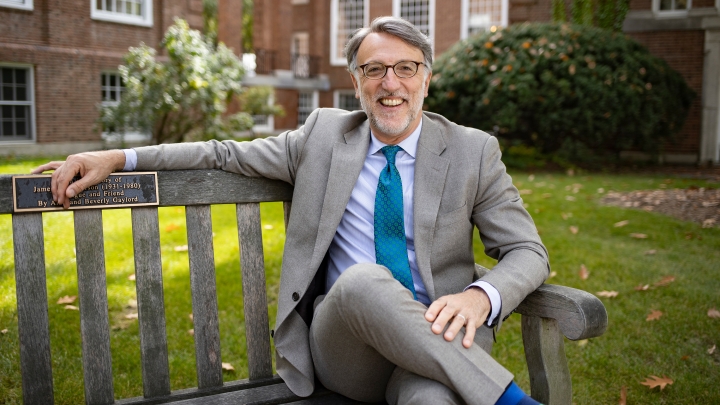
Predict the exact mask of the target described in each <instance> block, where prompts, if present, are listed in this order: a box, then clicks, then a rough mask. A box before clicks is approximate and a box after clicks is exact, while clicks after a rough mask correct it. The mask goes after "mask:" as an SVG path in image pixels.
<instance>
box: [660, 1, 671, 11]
mask: <svg viewBox="0 0 720 405" xmlns="http://www.w3.org/2000/svg"><path fill="white" fill-rule="evenodd" d="M660 10H672V0H660Z"/></svg>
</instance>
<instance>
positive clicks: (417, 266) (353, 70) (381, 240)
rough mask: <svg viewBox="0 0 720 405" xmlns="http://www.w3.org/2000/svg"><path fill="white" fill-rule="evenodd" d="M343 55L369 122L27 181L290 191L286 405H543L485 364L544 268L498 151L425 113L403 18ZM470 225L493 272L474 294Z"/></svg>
mask: <svg viewBox="0 0 720 405" xmlns="http://www.w3.org/2000/svg"><path fill="white" fill-rule="evenodd" d="M346 54H347V59H348V70H349V71H350V74H351V77H352V81H353V84H354V86H355V91H356V97H358V98H359V99H360V101H361V104H362V107H363V111H357V112H352V113H350V112H344V111H339V110H332V109H319V110H316V111H315V112H313V113H312V114H311V115H310V117H309V118H308V119H307V121H306V123H305V125H304V126H303V127H301V128H300V129H298V130H295V131H289V132H285V133H283V134H281V135H279V136H277V137H271V138H267V139H263V140H255V141H253V142H243V143H237V142H227V141H226V142H216V141H210V142H207V143H190V144H175V145H160V146H156V147H144V148H137V149H135V150H126V151H106V152H93V153H87V154H80V155H74V156H70V157H69V158H68V160H67V161H66V162H64V163H63V162H51V163H48V164H46V165H43V166H41V167H39V168H37V169H36V172H41V171H44V170H50V169H55V172H54V174H53V182H52V192H53V198H55V199H56V201H57V202H59V203H61V204H63V205H64V206H65V207H68V205H69V201H68V198H70V197H73V196H74V195H76V194H77V193H79V192H80V191H81V190H83V189H84V188H86V187H88V186H90V185H91V184H94V183H97V182H99V181H100V180H102V179H104V178H105V177H107V175H108V174H109V173H111V172H112V171H113V170H123V169H124V170H135V169H137V170H153V169H154V170H172V169H186V168H220V169H223V170H228V171H232V172H237V173H242V174H245V175H250V176H264V177H269V178H275V179H280V180H283V181H286V182H288V183H290V184H293V185H294V187H295V188H294V196H293V209H292V213H291V216H290V220H289V224H288V228H287V241H286V245H285V252H284V256H283V270H282V277H281V283H280V292H279V303H278V314H277V323H276V329H275V333H274V340H275V347H276V359H277V362H276V365H277V371H278V373H279V374H280V376H281V377H282V378H283V379H284V380H285V382H286V383H287V385H288V386H289V387H290V389H291V390H292V391H293V392H295V393H296V394H298V395H300V396H306V395H310V394H311V393H312V392H313V390H314V388H315V381H316V378H317V380H319V381H320V382H321V383H322V384H323V385H324V386H326V387H327V388H329V389H331V390H333V391H337V392H339V393H341V394H343V395H346V396H348V397H351V398H355V399H358V400H361V401H367V402H374V401H379V400H382V399H386V400H387V401H388V402H389V403H391V404H395V403H401V404H409V403H427V404H439V403H458V404H460V403H468V404H493V403H503V404H504V403H512V404H516V403H523V404H524V403H529V404H532V403H536V402H535V401H533V400H532V399H531V398H529V397H527V396H526V395H525V394H524V393H523V392H522V391H521V390H520V389H519V388H518V387H517V385H515V384H514V383H512V375H511V374H510V373H509V372H508V371H507V370H505V369H504V368H503V367H502V366H500V365H499V364H498V363H497V362H496V361H495V360H494V359H492V357H490V355H489V354H488V351H489V349H490V348H491V346H492V327H494V326H497V325H498V324H499V323H500V322H501V320H502V319H504V318H505V317H507V316H508V315H509V314H510V313H511V312H512V310H513V309H514V308H515V307H517V305H518V304H519V303H520V302H521V301H522V300H523V299H524V297H525V296H526V295H527V294H529V293H530V292H532V291H533V290H535V289H536V288H537V287H538V286H539V285H540V284H541V283H542V282H543V281H544V280H545V278H546V277H547V274H548V269H549V265H548V260H547V252H546V250H545V248H544V246H543V245H542V243H541V241H540V238H539V236H538V234H537V232H536V230H535V226H534V224H533V222H532V219H531V218H530V216H529V215H528V213H527V212H526V211H525V209H524V208H523V207H522V200H521V199H520V197H519V195H518V192H517V190H516V189H515V188H514V187H513V185H512V183H511V179H510V177H509V176H508V175H507V174H506V173H505V168H504V165H503V164H502V163H501V161H500V151H499V148H498V143H497V141H496V140H495V139H494V138H492V137H490V136H488V135H487V134H485V133H483V132H481V131H478V130H474V129H470V128H464V127H460V126H458V125H455V124H453V123H451V122H449V121H447V120H446V119H444V118H443V117H441V116H438V115H436V114H432V113H423V112H422V104H423V98H424V97H426V96H427V91H428V86H429V84H430V78H431V76H432V70H431V69H432V49H431V47H430V44H429V41H428V40H427V38H426V37H425V36H424V35H423V34H422V33H421V32H420V31H419V30H417V29H416V28H415V27H414V26H412V25H411V24H409V23H407V22H406V21H404V20H401V19H397V18H389V17H384V18H379V19H376V20H375V21H373V23H372V24H371V26H370V27H369V28H364V29H362V30H360V31H358V32H357V33H355V34H354V35H353V37H352V38H351V39H350V41H349V42H348V44H347V46H346ZM76 174H80V175H81V176H82V178H81V179H80V180H78V181H77V182H75V183H73V184H71V185H69V181H70V179H72V178H73V177H74V176H75V175H76ZM474 226H477V227H478V229H479V230H480V235H481V237H482V239H483V243H484V245H485V251H486V253H487V254H488V255H489V256H491V257H494V258H496V259H498V260H499V262H498V264H497V266H496V267H495V268H494V270H493V271H490V272H489V273H488V274H487V275H485V276H483V277H482V278H481V279H480V280H477V281H475V282H474V258H473V252H472V233H473V227H474ZM398 281H400V282H398Z"/></svg>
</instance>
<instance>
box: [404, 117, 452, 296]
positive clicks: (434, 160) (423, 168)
mask: <svg viewBox="0 0 720 405" xmlns="http://www.w3.org/2000/svg"><path fill="white" fill-rule="evenodd" d="M444 137H445V134H444V133H443V131H442V129H441V128H440V127H439V126H437V125H436V124H435V123H434V122H432V121H431V120H430V119H428V118H427V116H423V128H422V132H421V133H420V140H419V142H418V149H417V157H416V160H415V186H414V189H415V190H414V194H415V196H414V200H415V206H414V207H413V217H414V222H415V224H414V228H415V229H414V232H415V257H416V260H417V266H418V270H419V272H420V275H421V277H422V279H423V282H424V283H425V287H426V288H427V292H428V295H429V297H430V301H434V300H435V299H436V297H435V288H434V283H433V277H432V271H431V269H430V254H431V250H432V237H433V233H434V230H435V221H436V220H437V216H438V212H439V209H440V200H441V198H442V195H443V192H444V190H443V188H444V186H445V177H446V176H447V172H448V167H449V165H450V161H449V160H448V159H446V158H444V157H442V156H440V154H441V153H442V152H443V151H444V150H445V139H444Z"/></svg>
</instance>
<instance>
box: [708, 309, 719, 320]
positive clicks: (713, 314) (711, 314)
mask: <svg viewBox="0 0 720 405" xmlns="http://www.w3.org/2000/svg"><path fill="white" fill-rule="evenodd" d="M708 316H709V317H710V318H714V319H720V311H718V310H717V309H715V308H710V309H708Z"/></svg>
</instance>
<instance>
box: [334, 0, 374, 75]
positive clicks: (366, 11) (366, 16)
mask: <svg viewBox="0 0 720 405" xmlns="http://www.w3.org/2000/svg"><path fill="white" fill-rule="evenodd" d="M338 1H339V0H332V1H331V2H330V65H332V66H346V65H347V59H346V58H345V56H344V55H337V54H336V53H335V52H336V51H337V49H338V23H339V18H340V16H339V15H338V11H339V10H338V6H339V3H338ZM369 24H370V0H363V24H362V25H363V27H367V26H368V25H369ZM342 45H345V44H344V43H343V44H342Z"/></svg>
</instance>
